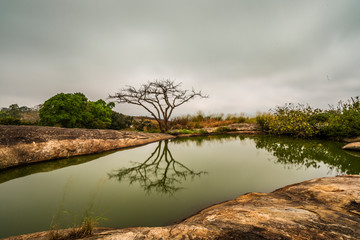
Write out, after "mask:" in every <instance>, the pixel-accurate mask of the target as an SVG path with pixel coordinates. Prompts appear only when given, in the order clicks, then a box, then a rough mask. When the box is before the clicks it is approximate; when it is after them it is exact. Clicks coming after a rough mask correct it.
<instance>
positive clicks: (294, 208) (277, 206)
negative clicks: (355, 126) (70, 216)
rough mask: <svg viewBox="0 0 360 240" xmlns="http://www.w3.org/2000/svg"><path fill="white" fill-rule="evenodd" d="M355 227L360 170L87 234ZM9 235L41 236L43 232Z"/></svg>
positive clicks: (283, 232) (308, 235)
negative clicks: (148, 223)
mask: <svg viewBox="0 0 360 240" xmlns="http://www.w3.org/2000/svg"><path fill="white" fill-rule="evenodd" d="M174 207H176V206H174ZM359 226H360V175H353V176H339V177H328V178H319V179H313V180H309V181H305V182H302V183H298V184H293V185H289V186H286V187H283V188H280V189H278V190H276V191H274V192H272V193H249V194H245V195H242V196H240V197H238V198H236V199H234V200H230V201H227V202H224V203H220V204H217V205H214V206H211V207H209V208H206V209H204V210H202V211H200V212H199V213H197V214H195V215H194V216H192V217H189V218H187V219H186V220H184V221H182V222H180V223H178V224H175V225H172V226H165V227H135V228H125V229H117V230H116V229H112V230H103V231H100V232H99V231H98V232H99V233H97V234H96V235H94V236H92V237H91V238H89V239H128V240H132V239H133V240H137V239H253V240H255V239H303V240H304V239H324V240H325V239H326V240H331V239H334V240H335V239H336V240H338V239H359V236H360V227H359ZM9 239H12V240H15V239H16V240H18V239H19V240H20V239H46V232H42V233H35V234H28V235H22V236H18V237H10V238H9Z"/></svg>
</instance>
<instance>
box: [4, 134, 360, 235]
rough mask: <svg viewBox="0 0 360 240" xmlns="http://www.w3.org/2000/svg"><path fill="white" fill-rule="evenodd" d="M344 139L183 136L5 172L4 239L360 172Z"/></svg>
mask: <svg viewBox="0 0 360 240" xmlns="http://www.w3.org/2000/svg"><path fill="white" fill-rule="evenodd" d="M341 146H342V144H341V143H336V142H328V141H319V140H296V139H290V138H283V137H282V138H276V137H269V136H247V137H245V136H211V137H196V138H184V139H175V140H171V141H162V142H158V143H152V144H148V145H146V146H142V147H138V148H131V149H125V150H121V151H113V152H107V153H103V154H96V155H90V156H84V157H76V158H69V159H64V160H58V161H52V162H45V163H40V164H35V165H30V166H25V167H19V168H14V169H10V170H6V171H0V223H1V224H0V238H1V237H6V236H11V235H19V234H23V233H31V232H37V231H43V230H48V229H49V228H50V225H54V224H58V225H60V226H61V227H63V228H65V227H71V226H73V225H74V223H75V222H79V221H80V219H81V217H82V216H84V214H91V215H93V216H95V217H98V218H101V220H100V226H107V227H116V228H122V227H130V226H161V225H167V224H172V223H174V222H176V221H179V220H181V219H183V218H186V217H187V216H189V215H191V214H193V213H196V212H197V211H199V210H200V209H202V208H205V207H207V206H209V205H212V204H215V203H219V202H223V201H226V200H229V199H233V198H236V197H238V196H240V195H241V194H244V193H247V192H254V191H256V192H270V191H273V190H275V189H277V188H280V187H282V186H285V185H288V184H292V183H296V182H300V181H304V180H307V179H311V178H318V177H325V176H335V175H338V174H359V173H360V156H358V155H356V154H355V153H353V152H346V151H343V150H341Z"/></svg>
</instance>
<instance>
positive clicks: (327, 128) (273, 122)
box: [256, 97, 360, 140]
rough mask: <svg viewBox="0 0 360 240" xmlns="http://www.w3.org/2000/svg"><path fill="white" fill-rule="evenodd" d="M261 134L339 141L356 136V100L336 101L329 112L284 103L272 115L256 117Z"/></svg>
mask: <svg viewBox="0 0 360 240" xmlns="http://www.w3.org/2000/svg"><path fill="white" fill-rule="evenodd" d="M256 120H257V122H258V124H260V125H261V127H262V128H263V130H264V131H266V132H268V133H270V134H274V135H288V136H295V137H301V138H313V137H318V138H330V139H337V140H339V139H341V138H344V137H352V136H358V135H360V98H359V97H355V98H351V99H350V100H348V101H346V102H339V103H338V106H337V107H336V108H335V107H331V108H330V109H329V110H321V109H318V108H316V109H313V108H311V107H310V106H307V105H306V106H305V105H301V104H298V105H294V104H286V105H285V106H281V107H279V106H278V107H276V108H275V109H274V110H273V114H263V115H259V116H257V118H256Z"/></svg>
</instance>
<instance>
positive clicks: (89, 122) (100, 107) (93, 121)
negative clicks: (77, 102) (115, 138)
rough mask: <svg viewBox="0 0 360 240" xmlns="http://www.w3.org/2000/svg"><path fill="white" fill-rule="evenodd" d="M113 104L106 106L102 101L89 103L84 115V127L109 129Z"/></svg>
mask: <svg viewBox="0 0 360 240" xmlns="http://www.w3.org/2000/svg"><path fill="white" fill-rule="evenodd" d="M114 106H115V104H114V103H113V102H110V103H108V104H106V102H105V101H104V100H102V99H99V100H97V101H96V102H90V101H89V102H88V103H87V108H86V112H85V113H84V126H85V127H86V128H108V127H109V126H110V124H111V114H112V110H111V109H112V108H113V107H114Z"/></svg>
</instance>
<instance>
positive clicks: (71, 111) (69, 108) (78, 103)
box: [39, 93, 88, 128]
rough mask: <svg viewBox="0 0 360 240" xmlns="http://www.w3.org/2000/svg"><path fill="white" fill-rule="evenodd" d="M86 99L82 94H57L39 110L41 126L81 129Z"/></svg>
mask: <svg viewBox="0 0 360 240" xmlns="http://www.w3.org/2000/svg"><path fill="white" fill-rule="evenodd" d="M87 101H88V99H87V98H86V97H85V95H84V94H82V93H59V94H56V95H55V96H53V97H51V98H50V99H48V100H46V101H45V102H44V105H43V106H42V108H41V109H40V112H39V115H40V123H41V124H43V125H49V126H55V125H60V126H62V127H68V128H74V127H83V121H84V113H85V112H86V107H87Z"/></svg>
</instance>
